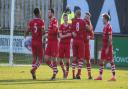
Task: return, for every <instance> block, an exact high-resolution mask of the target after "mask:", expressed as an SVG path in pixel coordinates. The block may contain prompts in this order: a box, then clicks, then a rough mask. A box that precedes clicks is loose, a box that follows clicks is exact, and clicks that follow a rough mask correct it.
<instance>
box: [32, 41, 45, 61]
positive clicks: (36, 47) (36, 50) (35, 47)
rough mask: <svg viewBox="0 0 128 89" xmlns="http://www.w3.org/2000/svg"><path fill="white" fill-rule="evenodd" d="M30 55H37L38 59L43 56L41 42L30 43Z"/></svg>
mask: <svg viewBox="0 0 128 89" xmlns="http://www.w3.org/2000/svg"><path fill="white" fill-rule="evenodd" d="M32 55H33V56H37V57H39V59H42V58H43V47H42V44H33V43H32Z"/></svg>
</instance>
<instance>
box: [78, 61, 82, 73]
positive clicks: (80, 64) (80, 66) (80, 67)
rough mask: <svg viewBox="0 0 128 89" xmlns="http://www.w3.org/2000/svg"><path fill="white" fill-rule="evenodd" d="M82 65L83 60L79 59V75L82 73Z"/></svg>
mask: <svg viewBox="0 0 128 89" xmlns="http://www.w3.org/2000/svg"><path fill="white" fill-rule="evenodd" d="M82 66H83V61H82V60H79V62H78V73H77V76H80V75H81V69H82Z"/></svg>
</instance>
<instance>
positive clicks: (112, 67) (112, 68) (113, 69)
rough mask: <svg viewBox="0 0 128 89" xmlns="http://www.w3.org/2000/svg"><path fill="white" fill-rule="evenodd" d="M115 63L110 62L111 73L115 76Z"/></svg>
mask: <svg viewBox="0 0 128 89" xmlns="http://www.w3.org/2000/svg"><path fill="white" fill-rule="evenodd" d="M115 69H116V68H115V64H114V63H111V70H112V75H113V76H114V77H115Z"/></svg>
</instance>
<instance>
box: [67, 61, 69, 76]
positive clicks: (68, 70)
mask: <svg viewBox="0 0 128 89" xmlns="http://www.w3.org/2000/svg"><path fill="white" fill-rule="evenodd" d="M69 65H70V62H69V61H68V62H67V63H66V76H68V72H69Z"/></svg>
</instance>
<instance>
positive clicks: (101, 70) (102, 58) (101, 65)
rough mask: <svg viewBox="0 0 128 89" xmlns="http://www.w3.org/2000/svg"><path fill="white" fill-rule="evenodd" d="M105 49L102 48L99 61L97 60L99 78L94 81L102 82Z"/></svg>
mask: <svg viewBox="0 0 128 89" xmlns="http://www.w3.org/2000/svg"><path fill="white" fill-rule="evenodd" d="M106 58H107V57H106V48H102V51H101V60H99V67H100V68H99V76H98V77H97V78H96V79H95V80H102V75H103V69H104V61H105V60H106Z"/></svg>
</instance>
